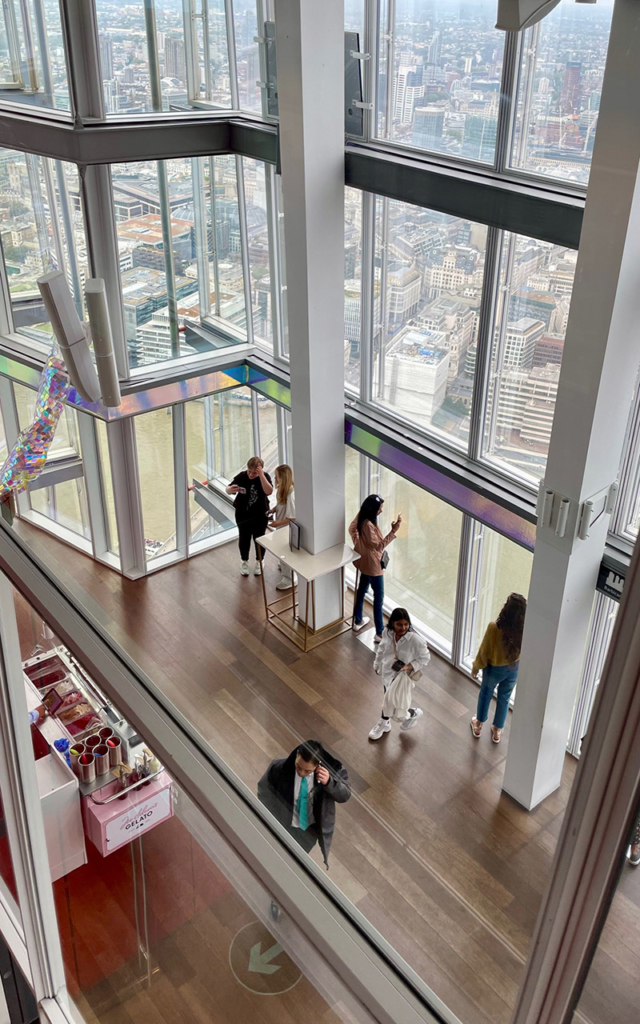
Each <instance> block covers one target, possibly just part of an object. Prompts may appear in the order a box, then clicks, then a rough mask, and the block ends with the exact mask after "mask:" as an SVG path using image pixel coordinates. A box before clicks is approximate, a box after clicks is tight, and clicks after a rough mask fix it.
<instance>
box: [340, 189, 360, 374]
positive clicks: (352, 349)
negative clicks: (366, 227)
mask: <svg viewBox="0 0 640 1024" xmlns="http://www.w3.org/2000/svg"><path fill="white" fill-rule="evenodd" d="M362 203H363V193H362V192H359V191H358V189H355V188H345V190H344V364H345V381H346V385H347V387H348V388H351V389H353V390H354V391H357V392H358V394H359V393H360V329H361V315H362Z"/></svg>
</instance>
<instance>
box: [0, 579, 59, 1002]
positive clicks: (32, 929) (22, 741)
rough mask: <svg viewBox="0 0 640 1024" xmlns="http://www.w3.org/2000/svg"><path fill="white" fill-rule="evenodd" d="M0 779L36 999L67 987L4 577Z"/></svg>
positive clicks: (0, 585) (0, 591)
mask: <svg viewBox="0 0 640 1024" xmlns="http://www.w3.org/2000/svg"><path fill="white" fill-rule="evenodd" d="M0 676H1V679H0V737H1V738H2V743H1V744H0V779H1V788H2V800H3V805H4V812H5V820H6V824H7V832H8V837H9V847H10V850H11V854H12V862H13V870H14V875H15V879H16V885H17V889H18V897H19V905H20V913H21V917H22V925H23V929H24V933H25V938H26V944H27V949H28V952H29V962H30V966H31V971H32V980H33V987H34V993H35V996H36V1000H38V1001H39V1000H41V999H45V998H55V997H56V996H58V995H59V994H60V993H61V992H63V991H64V987H65V974H64V966H63V961H62V950H61V947H60V938H59V933H58V924H57V918H56V909H55V904H54V900H53V890H52V888H51V868H50V866H49V857H48V854H47V844H46V839H45V831H44V820H43V816H42V806H41V803H40V794H39V791H38V780H37V776H36V767H35V761H34V759H33V746H32V742H31V731H30V728H29V720H28V709H27V701H26V695H25V688H24V676H23V674H22V658H21V654H20V641H19V637H18V625H17V622H16V611H15V604H14V598H13V587H12V585H11V583H10V582H9V580H8V578H7V577H6V576H4V575H0Z"/></svg>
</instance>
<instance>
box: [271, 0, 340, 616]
mask: <svg viewBox="0 0 640 1024" xmlns="http://www.w3.org/2000/svg"><path fill="white" fill-rule="evenodd" d="M275 22H276V50H277V61H278V103H279V110H280V160H281V167H282V196H283V207H284V238H285V260H286V268H287V306H288V323H289V351H290V361H291V419H292V428H293V429H292V438H293V470H294V476H295V490H296V518H297V520H298V521H299V523H300V526H301V534H302V546H303V547H304V548H305V549H306V550H307V551H309V552H310V553H311V554H318V553H319V552H321V551H324V550H326V549H327V548H330V547H333V546H334V545H335V544H340V543H342V542H343V541H344V529H345V507H344V503H345V485H344V313H343V308H344V6H343V3H342V0H329V2H328V3H318V2H317V0H276V16H275ZM339 584H340V578H339V574H337V573H336V574H334V575H333V576H332V577H329V578H324V579H322V580H320V581H318V582H317V583H316V626H317V627H318V628H320V627H322V626H323V625H326V624H327V623H329V622H332V621H334V620H335V619H337V618H338V617H339V615H340V605H341V596H342V595H341V592H340V585H339Z"/></svg>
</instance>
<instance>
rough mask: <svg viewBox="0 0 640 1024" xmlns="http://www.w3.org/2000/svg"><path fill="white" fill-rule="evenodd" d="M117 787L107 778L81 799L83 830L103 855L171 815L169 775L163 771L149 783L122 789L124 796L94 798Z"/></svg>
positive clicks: (107, 794)
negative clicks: (102, 784)
mask: <svg viewBox="0 0 640 1024" xmlns="http://www.w3.org/2000/svg"><path fill="white" fill-rule="evenodd" d="M116 791H117V783H116V782H109V783H107V785H106V786H103V787H102V789H99V790H95V791H94V792H93V793H91V795H90V796H85V797H83V801H82V803H83V811H84V827H85V832H86V834H87V836H88V837H89V839H90V840H91V842H92V843H93V845H94V846H95V847H96V849H98V850H99V851H100V853H101V854H102V856H103V857H106V856H108V855H109V854H110V853H113V851H114V850H117V849H119V848H120V847H121V846H124V845H125V844H126V843H130V842H131V841H132V840H133V839H135V838H136V837H137V836H139V835H142V834H143V833H144V832H149V831H150V830H151V829H152V828H155V826H156V825H159V824H160V822H161V821H166V819H167V818H171V817H172V815H173V798H172V793H171V779H170V778H169V776H168V775H167V773H166V772H165V771H163V772H161V773H160V775H158V777H157V778H156V779H153V781H152V782H150V783H148V785H146V786H141V787H140V788H139V789H134V790H132V791H131V792H126V791H125V795H124V798H123V799H116V800H111V801H109V803H105V804H98V803H96V802H95V801H96V800H104V799H106V798H107V797H108V796H110V795H111V794H113V793H115V792H116ZM94 798H95V799H94Z"/></svg>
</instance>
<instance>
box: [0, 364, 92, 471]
mask: <svg viewBox="0 0 640 1024" xmlns="http://www.w3.org/2000/svg"><path fill="white" fill-rule="evenodd" d="M13 393H14V395H15V400H16V410H17V413H18V426H19V427H20V430H24V429H25V428H26V427H28V426H30V424H31V423H32V422H33V416H34V413H35V407H36V394H37V393H36V391H34V390H33V389H32V388H28V387H26V386H25V385H24V384H19V383H18V382H17V381H14V384H13ZM76 417H77V413H76V411H75V409H72V408H71V406H69V405H66V406H65V407H64V409H63V411H62V415H61V417H60V419H59V420H58V426H57V427H56V432H55V434H54V436H53V441H52V442H51V447H50V448H49V455H48V456H47V461H48V462H50V461H53V460H54V459H56V458H68V457H73V456H75V455H79V454H80V442H79V440H78V421H77V418H76Z"/></svg>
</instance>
